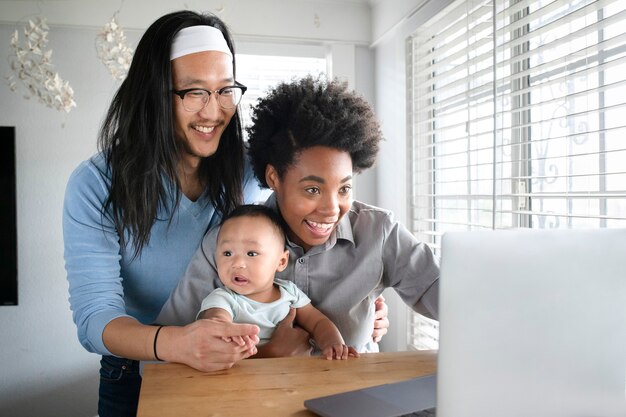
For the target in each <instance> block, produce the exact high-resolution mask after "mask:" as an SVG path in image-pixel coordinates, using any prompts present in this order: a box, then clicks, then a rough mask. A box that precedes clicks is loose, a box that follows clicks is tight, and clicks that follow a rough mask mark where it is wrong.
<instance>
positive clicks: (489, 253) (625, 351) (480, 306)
mask: <svg viewBox="0 0 626 417" xmlns="http://www.w3.org/2000/svg"><path fill="white" fill-rule="evenodd" d="M442 245H443V248H442V259H441V282H440V303H439V305H440V347H439V355H438V379H437V381H438V382H437V416H438V417H476V416H481V417H492V416H493V417H503V416H506V417H513V416H524V417H526V416H533V417H542V416H550V417H559V416H568V417H569V416H580V417H584V416H604V417H618V416H619V417H624V416H626V230H624V229H601V230H551V231H546V230H508V231H486V232H458V233H448V234H446V235H444V237H443V243H442Z"/></svg>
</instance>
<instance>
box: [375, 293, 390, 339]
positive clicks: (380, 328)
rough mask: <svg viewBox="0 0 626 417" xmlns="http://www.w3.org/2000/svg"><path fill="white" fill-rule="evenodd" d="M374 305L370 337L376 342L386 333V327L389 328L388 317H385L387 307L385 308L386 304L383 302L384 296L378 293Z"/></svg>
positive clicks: (387, 311)
mask: <svg viewBox="0 0 626 417" xmlns="http://www.w3.org/2000/svg"><path fill="white" fill-rule="evenodd" d="M374 307H375V308H376V314H375V316H374V317H375V318H374V332H373V333H372V339H373V340H374V342H376V343H378V342H380V340H381V339H382V338H383V336H384V335H386V334H387V329H388V328H389V319H388V318H387V316H388V314H389V309H388V308H387V304H385V297H383V296H382V295H379V296H378V298H377V299H376V300H375V301H374Z"/></svg>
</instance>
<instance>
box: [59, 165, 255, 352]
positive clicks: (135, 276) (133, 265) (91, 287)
mask: <svg viewBox="0 0 626 417" xmlns="http://www.w3.org/2000/svg"><path fill="white" fill-rule="evenodd" d="M109 174H110V173H109V171H108V169H107V167H106V164H105V161H104V158H103V156H102V155H101V154H98V155H95V156H94V157H92V158H91V159H89V160H87V161H84V162H83V163H82V164H80V165H79V166H78V167H77V168H76V170H75V171H74V172H73V173H72V175H71V176H70V178H69V181H68V185H67V189H66V192H65V201H64V208H63V239H64V245H65V268H66V270H67V279H68V281H69V294H70V297H69V301H70V307H71V309H72V312H73V318H74V322H75V323H76V326H77V330H78V339H79V341H80V343H81V344H82V345H83V346H84V347H85V349H87V350H88V351H90V352H95V353H98V354H102V355H110V354H111V353H110V352H109V351H108V350H107V348H106V347H105V346H104V342H103V341H102V333H103V330H104V328H105V326H106V325H107V324H108V323H109V322H110V321H111V320H113V319H115V318H118V317H123V316H130V317H134V318H136V319H137V320H138V321H140V322H141V323H144V324H150V323H152V322H153V321H154V319H155V318H156V316H157V314H158V313H159V311H160V310H161V307H162V306H163V304H164V303H165V301H166V300H167V298H168V296H169V294H170V292H171V291H172V289H173V288H174V287H175V286H176V283H177V282H178V280H179V278H180V277H181V276H182V275H183V273H184V272H185V269H186V267H187V264H188V263H189V261H190V259H191V257H192V255H193V254H194V253H195V251H196V249H197V248H198V247H199V245H200V242H201V241H202V237H203V236H204V234H205V233H206V231H207V230H208V229H209V228H210V227H212V226H214V225H215V224H217V223H218V222H219V220H220V217H219V215H218V214H217V213H216V212H215V209H214V207H213V206H212V205H211V204H210V202H209V201H208V199H207V198H206V195H203V196H202V197H200V198H199V199H198V200H197V201H195V202H194V201H191V200H189V199H188V198H186V197H185V196H184V195H182V196H181V200H180V204H179V206H178V207H177V208H176V210H175V211H174V212H173V213H172V214H171V215H170V214H169V213H167V212H166V211H165V210H163V209H160V210H159V213H158V219H157V221H156V222H155V224H154V225H153V227H152V230H151V233H150V241H149V243H148V244H147V245H146V246H144V247H143V248H142V250H141V253H140V255H139V256H137V257H136V258H135V259H133V258H132V254H133V247H132V244H129V245H128V246H127V247H125V248H122V247H120V243H119V236H118V233H117V231H116V230H115V227H114V225H113V223H112V221H111V217H110V216H109V215H108V213H107V214H106V215H103V214H102V207H103V204H104V202H105V201H106V199H107V197H108V186H109V184H110V175H109ZM266 195H267V192H266V191H261V190H260V189H259V188H258V185H257V182H256V180H255V179H254V177H253V175H252V170H251V168H250V166H249V165H248V164H246V168H245V173H244V200H245V202H258V201H263V200H264V199H265V196H266ZM171 197H172V201H173V198H174V196H173V195H172V196H171ZM170 217H171V218H172V221H171V222H169V219H170ZM127 240H130V239H127Z"/></svg>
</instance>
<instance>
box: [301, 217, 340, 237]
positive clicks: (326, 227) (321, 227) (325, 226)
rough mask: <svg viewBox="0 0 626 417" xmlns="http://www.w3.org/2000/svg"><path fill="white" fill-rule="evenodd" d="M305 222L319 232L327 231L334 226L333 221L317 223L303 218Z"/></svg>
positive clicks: (324, 232)
mask: <svg viewBox="0 0 626 417" xmlns="http://www.w3.org/2000/svg"><path fill="white" fill-rule="evenodd" d="M305 222H306V224H307V225H308V226H309V227H310V228H311V229H313V230H314V231H316V232H318V233H321V234H326V233H329V232H330V231H331V230H332V229H333V226H335V223H319V222H314V221H312V220H305Z"/></svg>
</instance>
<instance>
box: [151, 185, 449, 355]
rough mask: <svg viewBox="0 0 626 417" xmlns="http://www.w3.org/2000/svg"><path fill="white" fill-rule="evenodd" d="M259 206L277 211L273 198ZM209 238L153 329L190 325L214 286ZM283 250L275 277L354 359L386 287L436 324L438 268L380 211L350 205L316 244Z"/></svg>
mask: <svg viewBox="0 0 626 417" xmlns="http://www.w3.org/2000/svg"><path fill="white" fill-rule="evenodd" d="M265 204H266V205H268V206H270V207H272V208H274V209H275V210H277V211H278V209H277V206H276V199H275V198H274V196H273V195H272V196H271V197H270V198H269V199H268V200H267V202H266V203H265ZM217 232H218V228H214V229H212V230H211V231H210V232H209V233H207V235H206V236H205V237H204V240H203V241H202V245H201V247H200V248H199V249H198V251H197V252H196V253H195V255H194V256H193V258H192V260H191V263H190V264H189V267H188V268H187V271H186V272H185V275H184V276H183V277H182V279H181V280H180V281H179V283H178V285H177V287H176V288H175V289H174V292H173V293H172V294H171V295H170V298H169V299H168V301H167V302H166V304H165V306H164V307H163V309H162V310H161V314H160V315H159V317H158V318H157V322H158V323H160V324H170V325H184V324H188V323H190V322H192V321H193V320H194V319H195V317H196V314H197V313H198V311H199V309H200V304H201V302H202V299H203V298H204V297H205V296H206V295H207V294H208V293H210V292H211V291H212V290H213V289H215V288H217V287H222V283H221V282H220V280H219V278H218V276H217V267H216V264H215V257H214V253H215V246H216V240H217ZM287 246H288V249H289V253H290V257H289V265H288V267H287V268H286V269H285V270H284V271H282V272H279V273H277V274H276V277H277V278H282V279H286V280H290V281H293V282H295V283H296V285H297V286H298V287H299V288H300V289H301V290H302V291H304V293H305V294H307V295H308V296H309V298H310V299H311V301H312V303H313V305H314V306H315V307H317V308H318V309H319V310H320V311H322V312H323V313H324V314H326V315H327V316H328V318H330V319H331V320H332V321H333V323H335V325H336V326H337V327H338V328H339V331H340V332H341V334H342V336H343V338H344V340H345V342H346V344H347V345H348V346H354V347H355V348H356V349H357V350H358V351H359V352H372V351H374V352H375V351H378V346H377V344H375V343H373V341H372V336H371V335H372V331H373V329H374V313H375V310H374V300H375V299H376V297H378V296H379V295H380V294H381V293H382V292H383V290H384V289H385V288H393V289H394V290H395V291H396V292H397V293H398V294H399V295H400V297H401V298H402V300H404V302H405V303H406V304H407V305H408V306H410V307H411V308H413V310H415V311H417V312H419V313H422V314H425V315H427V316H429V317H433V318H437V314H438V297H439V265H438V262H437V260H436V259H435V257H434V256H433V253H432V252H431V250H430V248H429V247H428V246H427V245H426V244H425V243H422V242H420V241H418V240H417V239H416V238H415V236H413V234H411V233H410V232H409V231H408V230H407V229H406V228H405V227H404V226H402V225H401V224H400V223H398V222H396V221H394V220H393V215H392V214H391V212H389V211H388V210H383V209H380V208H378V207H373V206H369V205H367V204H364V203H360V202H358V201H354V202H353V203H352V207H351V208H350V211H349V212H348V213H346V215H345V216H344V217H343V218H342V219H341V220H340V222H339V224H338V226H337V228H336V230H335V231H334V232H333V233H332V235H331V237H330V239H328V241H326V242H325V243H324V244H323V245H319V246H315V247H313V248H311V249H310V250H309V251H308V252H306V253H305V252H304V250H303V249H302V247H300V246H298V245H296V244H295V243H293V242H291V241H288V242H287Z"/></svg>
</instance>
